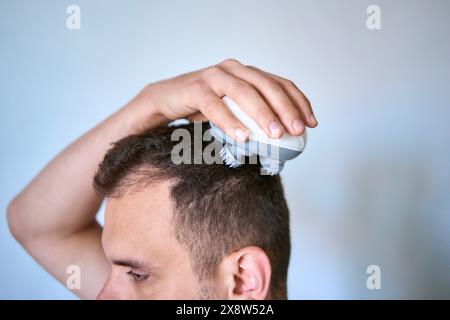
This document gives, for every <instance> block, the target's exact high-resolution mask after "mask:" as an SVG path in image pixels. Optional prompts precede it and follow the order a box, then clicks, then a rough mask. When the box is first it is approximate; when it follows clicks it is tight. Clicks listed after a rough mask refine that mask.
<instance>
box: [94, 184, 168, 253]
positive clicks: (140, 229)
mask: <svg viewBox="0 0 450 320" xmlns="http://www.w3.org/2000/svg"><path fill="white" fill-rule="evenodd" d="M172 216H173V209H172V203H171V199H170V182H169V181H164V182H161V183H155V184H152V185H150V186H147V187H145V188H143V189H142V190H140V191H138V192H133V193H130V194H125V195H123V196H121V197H118V198H108V199H107V200H106V210H105V226H104V229H103V244H104V246H105V251H106V250H108V248H111V247H114V249H117V248H119V250H120V251H122V250H133V251H136V250H139V248H141V249H142V250H149V249H150V248H149V247H151V248H157V247H158V245H160V242H161V241H164V242H169V241H173V226H172Z"/></svg>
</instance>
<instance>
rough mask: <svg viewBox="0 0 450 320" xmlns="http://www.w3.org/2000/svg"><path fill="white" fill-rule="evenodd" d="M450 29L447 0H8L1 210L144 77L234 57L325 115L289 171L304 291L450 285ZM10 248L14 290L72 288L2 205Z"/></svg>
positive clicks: (296, 287)
mask: <svg viewBox="0 0 450 320" xmlns="http://www.w3.org/2000/svg"><path fill="white" fill-rule="evenodd" d="M69 4H77V5H79V6H80V7H81V30H78V31H69V30H68V29H67V28H66V18H67V17H68V15H67V14H66V7H67V6H68V5H69ZM370 4H377V5H379V6H380V7H381V14H382V16H381V18H382V29H381V30H379V31H369V30H368V29H367V27H366V18H367V14H366V8H367V6H368V5H370ZM449 34H450V2H449V1H446V0H442V1H438V0H434V1H425V0H423V1H412V0H408V1H407V0H402V1H400V0H397V1H381V0H377V1H365V0H345V1H344V0H328V1H317V0H315V1H313V0H311V1H299V0H296V1H294V0H292V1H274V0H271V1H267V0H265V1H256V0H253V1H246V0H241V1H237V0H234V1H229V0H228V1H207V0H204V1H166V0H165V1H92V0H91V1H81V0H79V1H75V0H74V1H42V0H41V1H18V0H14V1H6V0H1V2H0V85H1V89H0V112H1V114H0V115H1V116H0V134H1V139H0V152H1V158H0V170H1V171H0V208H1V210H2V211H3V212H6V206H7V203H8V201H9V200H10V199H11V198H12V197H13V196H14V195H15V194H16V193H18V192H19V191H20V189H21V188H23V187H24V186H25V185H26V184H27V182H29V180H30V179H31V178H32V177H33V176H34V175H35V174H36V173H37V172H38V171H39V170H40V169H41V168H42V167H43V166H44V165H45V164H46V163H47V162H48V161H49V160H50V159H51V158H52V157H53V156H54V155H56V154H57V153H58V152H59V151H60V150H61V149H62V148H63V147H64V146H66V145H67V144H68V143H70V142H71V141H72V140H74V139H75V138H76V137H78V136H79V135H81V134H82V133H83V132H85V131H86V130H88V129H89V128H91V127H92V126H94V125H95V124H96V123H98V122H99V121H100V120H102V119H103V118H105V117H106V116H107V115H109V114H110V113H112V112H113V111H114V110H116V109H117V108H119V107H120V106H122V105H123V104H125V103H126V102H127V101H128V100H129V99H131V98H132V97H133V95H135V94H136V93H137V92H138V91H139V90H140V89H141V88H142V87H143V86H144V85H145V84H146V83H149V82H153V81H156V80H158V79H162V78H167V77H171V76H175V75H178V74H180V73H183V72H187V71H190V70H195V69H198V68H201V67H204V66H208V65H211V64H214V63H217V62H219V61H221V60H223V59H225V58H228V57H234V58H237V59H239V60H241V61H242V62H243V63H246V64H252V65H256V66H259V67H261V68H263V69H266V70H268V71H271V72H273V73H276V74H280V75H283V76H285V77H287V78H290V79H292V80H294V81H295V82H296V83H297V84H298V85H299V86H300V87H301V88H302V90H303V91H304V92H305V93H306V94H307V95H308V97H309V98H310V100H311V101H312V103H313V105H314V107H315V110H316V114H317V118H318V120H319V123H320V126H319V128H317V129H315V130H311V131H310V136H309V138H310V140H309V145H308V146H307V149H306V151H305V153H304V154H303V155H302V156H301V157H299V158H297V159H296V160H294V161H292V162H290V163H288V164H287V165H286V168H285V170H284V171H283V173H282V176H283V178H284V183H285V189H286V194H287V198H288V202H289V205H290V208H291V213H292V241H293V252H292V259H291V266H290V274H289V293H290V298H292V299H298V298H343V299H347V298H364V299H376V298H450V252H449V249H450V232H449V228H450V197H449V191H450V166H449V164H450V161H449V160H450V133H449V124H450V62H449V60H450V59H449V57H450V41H449ZM34 214H36V215H39V212H35V213H34ZM0 250H1V251H0V259H1V263H0V298H10V299H17V298H27V299H28V298H42V299H47V298H51V299H53V298H58V299H62V298H73V297H74V296H73V295H72V294H71V293H70V292H68V291H67V290H66V289H65V288H64V287H63V286H62V285H60V284H58V283H57V282H56V281H55V280H53V279H52V278H51V277H50V276H49V275H48V274H47V273H46V272H45V271H43V270H42V269H41V268H40V267H39V266H38V265H37V264H36V263H35V262H34V261H33V260H32V258H30V257H29V256H28V255H27V254H26V253H25V252H24V250H23V249H22V248H21V247H20V246H19V245H18V244H17V243H16V242H15V241H14V240H13V238H12V237H11V236H10V234H9V231H8V228H7V224H6V219H5V215H4V214H3V215H2V218H1V220H0ZM371 264H376V265H379V266H380V267H381V284H382V289H381V290H373V291H370V290H368V289H367V288H366V278H367V276H368V275H367V274H366V268H367V266H368V265H371Z"/></svg>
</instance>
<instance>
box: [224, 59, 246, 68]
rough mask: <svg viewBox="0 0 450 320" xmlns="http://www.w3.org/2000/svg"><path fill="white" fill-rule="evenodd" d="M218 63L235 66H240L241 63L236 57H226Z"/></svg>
mask: <svg viewBox="0 0 450 320" xmlns="http://www.w3.org/2000/svg"><path fill="white" fill-rule="evenodd" d="M220 65H223V66H225V67H236V66H240V65H241V63H240V62H239V61H238V60H236V59H233V58H228V59H225V60H223V61H222V62H221V63H220Z"/></svg>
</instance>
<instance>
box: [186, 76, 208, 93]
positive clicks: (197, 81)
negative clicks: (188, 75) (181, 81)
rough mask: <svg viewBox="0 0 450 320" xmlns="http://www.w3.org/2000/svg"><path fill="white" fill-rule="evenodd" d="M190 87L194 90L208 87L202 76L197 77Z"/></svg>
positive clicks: (197, 90) (202, 89) (199, 90)
mask: <svg viewBox="0 0 450 320" xmlns="http://www.w3.org/2000/svg"><path fill="white" fill-rule="evenodd" d="M189 87H190V89H191V90H192V91H194V92H202V91H204V89H205V88H206V83H205V81H204V80H203V79H202V78H195V79H192V81H191V82H190V83H189Z"/></svg>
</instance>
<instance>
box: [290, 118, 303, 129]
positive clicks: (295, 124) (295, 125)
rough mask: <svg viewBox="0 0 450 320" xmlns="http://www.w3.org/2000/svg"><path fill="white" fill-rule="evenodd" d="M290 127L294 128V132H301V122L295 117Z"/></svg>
mask: <svg viewBox="0 0 450 320" xmlns="http://www.w3.org/2000/svg"><path fill="white" fill-rule="evenodd" d="M292 128H294V131H295V132H301V131H302V130H303V123H302V122H301V121H300V120H298V119H295V120H294V121H293V122H292Z"/></svg>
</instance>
